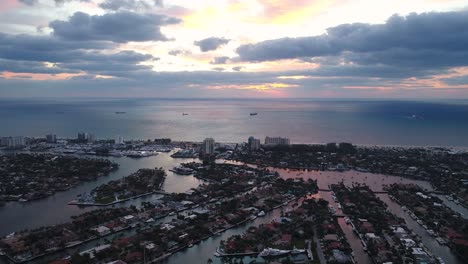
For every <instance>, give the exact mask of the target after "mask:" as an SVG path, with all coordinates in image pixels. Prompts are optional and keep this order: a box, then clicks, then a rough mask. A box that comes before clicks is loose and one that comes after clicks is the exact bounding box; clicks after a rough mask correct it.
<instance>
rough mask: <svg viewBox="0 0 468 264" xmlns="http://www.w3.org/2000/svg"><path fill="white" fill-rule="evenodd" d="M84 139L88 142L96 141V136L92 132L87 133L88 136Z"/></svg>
mask: <svg viewBox="0 0 468 264" xmlns="http://www.w3.org/2000/svg"><path fill="white" fill-rule="evenodd" d="M86 141H88V142H94V141H96V137H95V136H94V133H88V137H87V138H86Z"/></svg>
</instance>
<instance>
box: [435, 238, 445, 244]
mask: <svg viewBox="0 0 468 264" xmlns="http://www.w3.org/2000/svg"><path fill="white" fill-rule="evenodd" d="M436 240H437V242H439V244H441V245H445V244H447V241H445V239H443V238H441V237H436Z"/></svg>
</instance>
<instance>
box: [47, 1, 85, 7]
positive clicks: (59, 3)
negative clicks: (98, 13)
mask: <svg viewBox="0 0 468 264" xmlns="http://www.w3.org/2000/svg"><path fill="white" fill-rule="evenodd" d="M54 1H55V5H58V6H62V5H64V4H65V3H69V2H82V3H89V2H91V0H54Z"/></svg>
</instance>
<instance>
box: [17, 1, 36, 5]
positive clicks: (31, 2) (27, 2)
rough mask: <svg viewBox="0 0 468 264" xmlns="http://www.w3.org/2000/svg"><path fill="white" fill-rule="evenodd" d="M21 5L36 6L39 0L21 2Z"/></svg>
mask: <svg viewBox="0 0 468 264" xmlns="http://www.w3.org/2000/svg"><path fill="white" fill-rule="evenodd" d="M19 1H20V2H21V3H23V4H25V5H29V6H32V5H35V4H37V3H38V2H37V0H19Z"/></svg>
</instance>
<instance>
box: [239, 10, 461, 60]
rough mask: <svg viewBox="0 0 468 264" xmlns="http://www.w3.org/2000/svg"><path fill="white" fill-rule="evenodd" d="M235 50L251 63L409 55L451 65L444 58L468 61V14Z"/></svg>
mask: <svg viewBox="0 0 468 264" xmlns="http://www.w3.org/2000/svg"><path fill="white" fill-rule="evenodd" d="M236 51H237V53H238V54H239V58H238V59H239V60H241V61H252V62H261V61H274V60H281V59H302V58H311V57H312V58H316V57H322V56H340V55H342V54H343V53H345V52H349V53H350V54H351V56H349V55H348V57H347V58H348V59H349V58H352V59H353V61H354V60H355V61H356V62H358V63H366V64H367V63H371V62H372V64H378V63H381V64H387V63H390V64H395V62H392V60H395V57H393V55H395V54H397V55H398V56H400V59H404V58H403V57H404V56H403V55H404V54H405V55H411V54H413V55H412V56H410V57H412V59H411V60H412V63H422V64H428V63H427V61H428V58H431V59H432V56H436V57H437V62H440V63H441V64H444V65H450V64H451V62H450V61H447V60H444V59H443V57H444V56H445V55H447V56H449V57H451V58H452V59H453V60H455V61H456V60H457V59H456V58H457V55H458V54H462V55H463V56H466V53H467V52H468V11H461V12H445V13H436V12H432V13H423V14H414V13H413V14H410V15H408V16H406V17H402V16H398V15H394V16H392V17H390V18H389V19H388V20H387V22H386V23H385V24H377V25H371V24H363V23H354V24H343V25H339V26H336V27H332V28H328V29H327V33H326V34H323V35H319V36H311V37H300V38H281V39H274V40H267V41H263V42H259V43H256V44H247V45H242V46H240V47H238V48H237V50H236ZM414 52H416V53H414ZM362 56H364V58H365V59H362V58H363V57H362ZM464 58H465V57H464ZM363 60H367V61H363ZM415 60H416V61H415ZM409 62H410V61H409V60H408V61H407V62H405V63H409ZM454 63H455V64H458V63H456V62H454ZM431 64H432V62H431Z"/></svg>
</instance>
